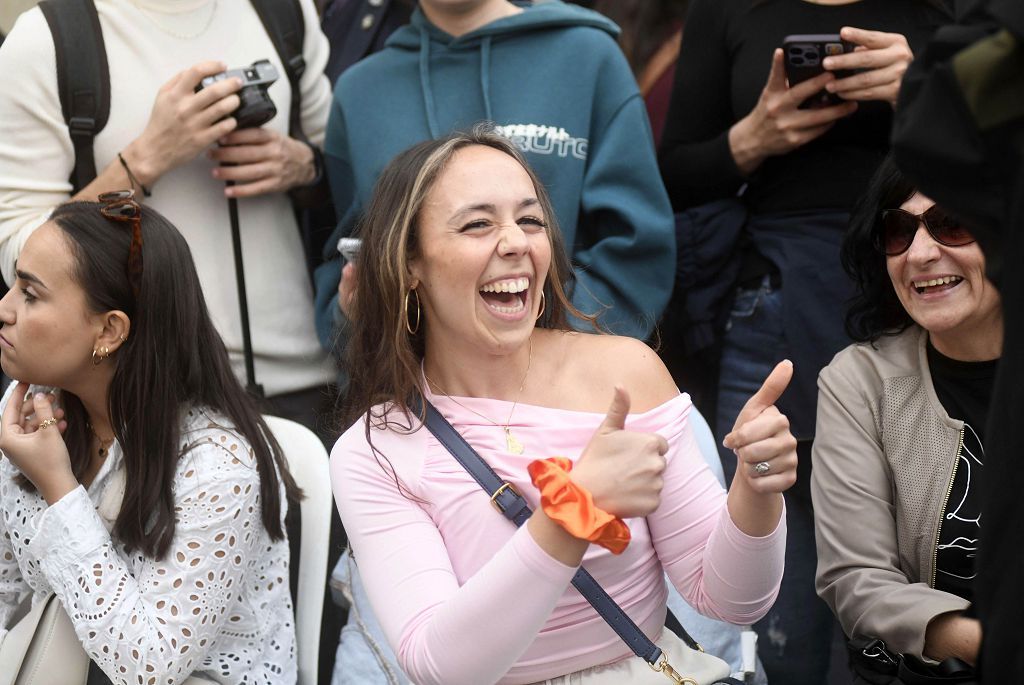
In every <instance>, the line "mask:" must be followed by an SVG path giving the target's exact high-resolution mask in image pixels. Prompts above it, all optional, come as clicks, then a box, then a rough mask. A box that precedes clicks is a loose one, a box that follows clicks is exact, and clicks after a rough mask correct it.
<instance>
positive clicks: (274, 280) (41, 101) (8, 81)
mask: <svg viewBox="0 0 1024 685" xmlns="http://www.w3.org/2000/svg"><path fill="white" fill-rule="evenodd" d="M95 2H96V8H97V10H98V13H99V16H100V24H101V26H102V29H103V38H104V42H105V44H106V50H107V60H108V63H109V66H110V80H111V103H110V119H109V121H108V123H107V125H106V127H105V128H104V129H103V131H102V132H101V133H100V134H99V135H98V136H97V137H96V141H95V145H94V149H95V155H96V166H97V169H98V170H102V169H103V168H104V167H105V166H106V165H107V164H109V163H110V162H111V160H113V159H115V158H116V156H117V153H118V152H119V151H120V150H122V149H124V147H125V146H127V145H128V143H130V142H131V141H132V140H134V139H135V138H136V137H137V136H138V135H139V134H141V132H142V130H143V129H144V128H145V125H146V122H147V121H148V120H149V114H150V111H151V109H152V107H153V101H154V99H155V97H156V93H157V90H158V89H159V88H160V86H161V85H163V84H164V83H165V82H166V81H167V80H169V79H170V78H171V77H172V76H174V75H175V74H176V73H178V72H179V71H181V70H183V69H185V68H187V67H190V66H192V65H193V64H195V63H197V62H201V61H204V60H222V61H224V62H226V63H227V64H228V65H229V66H231V67H239V66H244V65H248V64H250V63H251V62H253V61H255V60H257V59H269V60H271V61H272V62H273V63H274V64H275V65H276V66H277V68H278V71H279V72H280V74H281V79H280V80H279V81H278V82H277V83H275V84H274V85H273V86H271V88H270V95H271V97H272V98H273V100H274V102H275V104H276V105H277V110H278V115H277V116H276V117H275V118H274V119H273V120H272V121H270V122H269V123H267V124H266V127H269V128H272V129H274V130H276V131H278V132H280V133H282V134H287V132H288V111H289V100H290V95H291V93H290V88H289V84H288V80H287V78H286V77H285V76H284V70H283V68H282V67H281V62H280V59H279V57H278V55H277V52H276V51H275V50H274V46H273V44H272V43H271V42H270V39H269V38H268V37H267V34H266V32H265V30H264V28H263V26H262V24H261V23H260V20H259V18H258V16H257V15H256V13H255V12H254V11H253V9H252V6H251V5H250V3H249V1H248V0H162V2H153V0H150V1H149V2H145V1H144V0H135V2H131V1H130V0H95ZM301 5H302V8H303V12H304V14H305V24H306V41H305V48H304V52H305V59H306V64H307V69H306V72H305V76H304V77H303V79H302V83H301V86H302V126H303V130H304V131H305V132H306V134H307V135H308V136H309V138H310V140H311V141H313V142H314V143H316V144H319V143H320V142H321V141H322V139H323V132H324V127H325V125H326V123H327V114H328V108H329V105H330V96H331V93H330V87H329V84H328V82H327V79H326V78H325V77H324V76H323V68H324V65H325V64H326V62H327V56H328V44H327V39H326V38H325V37H324V35H323V33H322V32H321V31H320V28H319V25H318V23H317V21H318V20H317V16H316V11H315V9H314V8H313V4H312V2H311V1H310V0H301ZM211 11H212V13H213V14H212V17H211ZM167 12H173V14H168V13H167ZM207 25H208V27H207ZM204 27H207V28H206V29H205V30H203V28H204ZM200 32H201V34H200V35H196V36H195V37H193V38H182V37H181V36H190V35H195V34H197V33H200ZM73 159H74V154H73V149H72V146H71V138H70V136H69V135H68V130H67V127H66V126H65V124H64V120H63V117H62V115H61V109H60V100H59V96H58V92H57V76H56V58H55V53H54V47H53V40H52V37H51V35H50V31H49V28H48V26H47V24H46V21H45V19H44V18H43V16H42V13H41V12H40V11H39V9H38V8H35V9H32V10H29V11H28V12H26V13H25V14H23V15H22V16H21V17H20V18H19V19H18V22H17V24H15V27H14V29H13V30H12V31H11V34H10V36H9V37H8V38H7V40H6V42H5V43H4V44H3V47H2V48H0V271H2V273H3V277H4V280H5V281H6V282H7V283H11V282H12V280H13V271H14V263H15V260H16V259H17V256H18V253H19V252H20V250H21V247H22V245H24V243H25V240H26V239H27V238H28V236H29V235H30V234H31V232H32V231H33V230H34V229H35V228H36V227H38V226H39V225H40V224H42V223H43V222H44V221H45V220H46V217H47V216H48V214H49V213H50V211H51V210H52V209H53V207H54V206H55V205H57V204H58V203H60V202H63V201H65V200H67V199H68V197H69V196H70V191H71V185H70V183H69V182H68V177H69V176H70V174H71V168H72V164H73ZM212 168H213V162H212V161H210V160H209V159H207V158H206V156H205V155H200V156H199V157H198V158H196V159H194V160H192V161H190V162H188V163H186V164H184V165H182V166H180V167H178V168H176V169H174V170H172V171H170V172H168V173H167V174H165V175H164V176H163V177H161V178H160V179H159V181H157V182H156V183H155V184H154V187H153V189H152V190H153V196H152V197H150V198H148V199H147V203H148V204H150V205H151V206H153V207H154V208H156V209H157V210H159V211H160V212H161V213H162V214H164V215H165V216H166V217H167V218H168V219H170V220H171V222H172V223H174V225H175V226H177V227H178V229H179V230H180V231H181V232H182V234H183V235H184V236H185V238H186V240H187V241H188V243H189V246H190V247H191V249H192V256H193V258H194V259H195V262H196V268H197V269H198V271H199V278H200V280H201V282H202V284H203V290H204V293H205V295H206V303H207V306H208V307H209V309H210V314H211V316H212V317H213V321H214V323H215V324H216V326H217V330H218V331H220V334H221V336H222V337H223V338H224V342H225V344H226V345H227V347H228V350H229V351H230V353H231V358H232V363H233V364H234V365H235V370H236V372H237V373H238V374H239V376H240V377H241V376H243V375H244V372H243V367H242V363H243V362H242V353H241V350H242V342H241V337H242V336H241V325H240V323H239V321H240V319H239V313H238V296H237V290H236V287H235V273H234V263H233V261H232V251H231V234H230V224H229V220H228V208H227V201H226V200H225V199H224V196H223V184H222V183H221V182H219V181H216V180H215V179H213V178H212V176H211V173H210V172H211V169H212ZM239 215H240V221H241V232H242V244H243V256H244V263H245V273H246V278H247V290H248V294H249V312H250V320H251V322H252V340H253V348H254V350H255V352H256V378H257V381H258V382H260V383H262V384H263V386H264V389H265V390H266V392H267V394H268V395H276V394H280V393H284V392H290V391H294V390H300V389H303V388H310V387H313V386H316V385H320V384H322V383H325V382H327V381H328V380H330V378H331V377H332V374H331V371H330V369H329V366H328V365H327V363H326V359H325V355H324V354H323V352H322V350H321V348H320V345H319V343H318V341H317V337H316V333H315V331H314V327H313V304H312V290H311V286H310V282H309V277H308V275H307V272H306V267H305V261H304V256H303V251H302V244H301V239H300V236H299V233H298V229H297V227H296V222H295V218H294V215H293V213H292V206H291V203H290V201H289V199H288V197H287V196H286V195H285V194H283V193H278V194H275V195H269V196H262V197H258V198H250V199H243V200H240V201H239Z"/></svg>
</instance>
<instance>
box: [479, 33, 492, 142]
mask: <svg viewBox="0 0 1024 685" xmlns="http://www.w3.org/2000/svg"><path fill="white" fill-rule="evenodd" d="M480 90H481V91H482V92H483V94H484V118H485V119H486V120H487V121H491V122H493V121H494V116H492V114H491V37H490V36H486V37H485V38H484V40H483V43H482V44H481V46H480Z"/></svg>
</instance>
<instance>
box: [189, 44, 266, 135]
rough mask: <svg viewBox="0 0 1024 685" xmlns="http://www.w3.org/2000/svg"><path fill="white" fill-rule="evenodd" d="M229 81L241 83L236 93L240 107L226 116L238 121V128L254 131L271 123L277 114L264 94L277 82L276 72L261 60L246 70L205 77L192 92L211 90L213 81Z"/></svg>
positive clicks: (232, 70) (235, 70)
mask: <svg viewBox="0 0 1024 685" xmlns="http://www.w3.org/2000/svg"><path fill="white" fill-rule="evenodd" d="M233 77H234V78H239V79H241V81H242V88H241V90H239V91H238V97H239V99H241V101H242V104H240V105H239V106H238V109H236V110H235V111H234V112H232V113H231V114H230V115H229V116H233V117H234V118H235V119H236V120H237V121H238V128H255V127H257V126H262V125H263V124H265V123H267V122H268V121H270V120H271V119H273V118H274V115H276V114H277V107H274V101H273V100H271V99H270V95H268V94H267V89H268V88H269V87H270V85H271V84H272V83H274V81H276V80H277V79H278V73H277V68H276V67H275V66H274V65H273V64H271V63H270V62H269V61H267V60H265V59H261V60H257V61H256V62H253V63H252V64H251V65H250V66H247V67H241V68H240V69H228V70H227V71H225V72H222V73H220V74H215V75H213V76H207V77H206V78H204V79H203V80H202V81H200V82H199V85H198V86H196V92H197V93H198V92H199V91H201V90H202V89H203V88H206V87H207V86H212V85H213V84H214V83H216V82H217V81H223V80H224V79H226V78H233Z"/></svg>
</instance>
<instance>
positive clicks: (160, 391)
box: [50, 202, 301, 559]
mask: <svg viewBox="0 0 1024 685" xmlns="http://www.w3.org/2000/svg"><path fill="white" fill-rule="evenodd" d="M101 206H102V205H100V204H98V203H95V202H71V203H67V204H64V205H61V206H59V207H57V209H55V210H54V212H53V214H52V216H51V217H50V218H51V220H52V221H53V222H54V223H55V224H56V225H57V226H58V227H59V228H60V229H61V230H62V231H63V234H64V236H65V238H66V239H67V241H68V244H69V245H70V247H71V252H72V254H73V256H74V259H75V265H74V272H73V274H72V275H73V277H74V278H75V280H76V281H77V283H78V285H79V286H81V288H82V289H83V290H84V291H85V295H86V302H87V304H88V306H89V308H90V309H92V310H93V311H95V312H106V311H112V310H120V311H123V312H124V313H125V314H126V315H127V316H128V318H129V319H130V320H131V332H130V334H129V335H128V338H127V340H126V342H125V343H124V344H123V345H122V346H121V347H120V348H119V349H118V350H117V352H116V354H114V355H112V356H111V357H110V360H111V361H112V363H114V364H116V369H115V371H114V376H113V380H112V381H111V384H110V392H109V407H108V410H109V412H110V421H111V426H112V428H113V430H114V436H115V437H116V438H117V441H118V443H119V444H120V445H121V448H122V451H123V453H124V468H125V493H124V500H123V502H122V505H121V510H120V512H119V513H118V516H117V520H116V521H115V523H114V528H113V531H112V532H113V535H114V537H116V538H117V539H118V540H119V541H120V542H121V543H122V544H123V545H124V546H125V547H126V548H127V549H128V550H134V549H138V550H140V551H141V552H142V553H143V554H145V555H146V556H149V557H152V558H156V559H159V558H162V557H163V556H164V555H165V554H166V553H167V551H168V549H169V547H170V545H171V542H172V540H173V538H174V530H175V523H176V521H175V513H174V489H173V486H174V475H175V470H176V468H177V465H178V461H179V459H180V458H181V456H182V454H183V453H184V451H186V450H184V449H183V448H182V447H181V439H182V435H181V423H182V419H183V413H184V412H186V411H189V410H190V409H192V408H209V409H211V410H214V411H217V412H220V413H221V414H223V415H224V416H225V417H226V418H227V419H228V421H229V422H230V424H231V426H230V428H231V429H232V430H233V431H234V432H235V433H237V434H238V435H239V436H241V437H242V438H244V439H245V440H246V441H248V443H249V446H250V447H251V449H252V453H253V457H254V459H255V462H256V469H257V472H258V473H259V476H260V505H261V507H262V512H261V514H262V521H263V526H264V527H265V528H266V530H267V532H268V533H269V534H270V537H271V539H273V540H280V539H282V538H283V537H284V529H283V527H282V524H281V511H282V507H281V497H280V493H279V488H280V484H281V482H282V481H283V482H284V484H285V488H286V492H287V493H288V495H289V496H291V497H292V498H300V497H301V492H300V491H299V490H298V488H297V487H296V485H295V482H294V481H293V480H292V477H291V474H290V473H289V472H288V468H287V465H286V464H285V462H284V459H283V457H282V455H281V448H280V446H279V445H278V444H277V441H276V440H275V439H274V436H273V435H272V434H271V432H270V429H269V428H268V427H267V425H266V423H265V422H264V421H263V418H262V417H261V416H260V414H259V411H258V409H257V407H256V404H255V401H254V400H253V398H251V397H250V396H249V395H248V394H247V393H246V392H245V391H244V390H243V389H242V386H241V384H240V383H239V382H238V380H237V379H236V378H235V375H234V373H232V370H231V364H230V361H229V359H228V354H227V350H226V349H225V347H224V343H223V341H222V340H221V338H220V335H218V333H217V331H216V330H215V329H214V326H213V322H212V321H211V320H210V315H209V313H208V312H207V309H206V301H205V300H204V298H203V291H202V288H201V286H200V284H199V277H198V275H197V274H196V269H195V265H194V264H193V262H192V253H191V251H190V250H189V247H188V244H187V243H186V242H185V239H184V238H183V237H182V235H181V234H180V233H179V232H178V230H177V229H176V228H175V227H174V226H173V225H172V224H171V223H170V222H169V221H168V220H167V219H165V218H164V217H163V216H161V215H160V214H159V213H158V212H157V211H155V210H154V209H152V208H149V207H143V209H142V213H141V226H142V258H143V259H142V262H143V268H142V277H141V282H140V284H139V293H138V297H136V296H135V294H134V293H133V291H132V287H131V284H130V283H129V278H128V274H127V270H126V265H127V263H128V252H129V247H130V242H131V231H130V230H129V229H128V224H127V223H121V222H116V221H112V220H110V219H107V218H106V217H104V216H103V215H102V214H101V213H100V207H101ZM62 400H63V404H64V411H65V415H66V417H67V423H68V428H67V431H66V432H65V434H64V440H65V442H66V443H67V446H68V452H69V453H70V456H71V465H72V468H73V470H74V472H75V475H76V476H77V477H79V478H80V477H81V476H82V474H83V472H84V471H85V470H86V468H87V467H88V465H89V460H90V455H89V444H90V432H89V428H88V426H87V424H86V420H87V417H86V413H85V408H84V407H83V406H82V403H81V401H80V400H79V399H78V398H77V397H76V396H74V395H73V394H71V393H68V392H63V393H62ZM279 479H280V480H279Z"/></svg>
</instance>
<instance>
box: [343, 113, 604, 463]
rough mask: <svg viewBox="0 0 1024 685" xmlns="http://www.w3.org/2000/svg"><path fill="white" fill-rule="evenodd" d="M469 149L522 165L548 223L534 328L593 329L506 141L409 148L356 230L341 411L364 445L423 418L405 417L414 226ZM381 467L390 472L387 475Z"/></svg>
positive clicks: (410, 379)
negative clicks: (547, 258) (362, 433)
mask: <svg viewBox="0 0 1024 685" xmlns="http://www.w3.org/2000/svg"><path fill="white" fill-rule="evenodd" d="M472 145H483V146H486V147H490V148H493V149H495V150H498V151H500V152H503V153H505V154H507V155H508V156H509V157H512V158H513V159H515V160H516V161H517V162H519V164H520V165H522V167H523V169H525V170H526V173H527V174H529V176H530V180H531V181H532V182H533V187H534V189H535V190H536V193H537V199H538V201H539V202H540V206H541V209H542V210H543V213H544V218H545V220H546V221H547V223H548V229H547V236H548V240H549V241H550V244H551V266H550V267H549V269H548V273H547V278H546V280H545V285H544V299H545V303H546V304H545V308H544V312H543V315H542V316H541V317H540V318H539V319H538V321H537V324H536V325H537V326H538V327H541V328H553V329H558V330H565V331H568V330H573V328H572V326H571V324H570V322H569V321H570V319H569V317H570V316H574V317H577V318H579V319H581V320H583V321H586V322H588V323H590V324H592V325H593V324H594V317H593V316H590V315H587V314H584V313H582V312H580V311H579V310H577V309H576V308H575V307H573V305H572V304H571V303H570V302H569V299H568V297H567V296H566V291H567V289H568V288H569V287H570V285H571V282H572V280H573V271H572V265H571V263H570V261H569V257H568V256H567V254H566V252H565V247H564V245H563V243H562V237H561V232H560V231H559V229H558V224H557V222H556V218H555V212H554V209H553V208H552V206H551V200H550V198H549V197H548V194H547V192H546V191H545V190H544V186H543V184H541V182H540V180H539V179H538V178H537V175H536V174H535V173H534V172H533V170H532V169H531V168H530V166H529V164H527V162H526V159H524V158H523V155H522V154H521V153H520V152H519V150H518V149H517V148H516V147H515V145H513V144H512V142H511V141H509V140H508V139H507V138H504V137H502V136H500V135H498V134H496V133H494V131H493V127H491V126H489V125H478V126H476V127H474V128H473V129H472V130H471V131H467V132H456V133H452V134H450V135H448V136H447V137H445V138H441V139H439V140H430V141H426V142H423V143H419V144H418V145H415V146H413V147H411V148H409V149H408V150H406V151H405V152H403V153H401V154H400V155H398V156H397V157H395V159H394V160H392V161H391V163H390V164H388V166H387V168H385V169H384V171H383V172H382V173H381V176H380V178H379V179H378V181H377V185H376V187H375V188H374V192H373V198H372V199H371V201H370V205H369V207H368V208H367V211H366V214H365V215H364V217H363V220H362V222H361V223H360V225H359V227H358V229H357V235H358V236H359V237H360V238H362V241H363V244H362V247H361V248H360V254H359V268H358V269H357V270H356V273H357V276H356V288H357V292H358V296H357V297H356V298H355V300H354V302H353V311H352V317H351V320H352V322H353V324H352V325H353V330H352V333H351V336H350V338H349V343H348V346H347V349H346V353H345V363H346V366H347V370H348V373H349V386H348V393H347V397H346V399H345V402H344V408H343V414H344V420H345V423H346V425H349V424H351V423H353V422H355V421H356V420H358V419H359V418H360V417H362V416H363V415H366V417H367V420H366V422H365V428H366V437H367V441H368V442H370V444H371V447H372V442H371V441H370V429H371V427H377V428H393V429H397V430H401V431H411V430H413V429H414V427H418V425H419V423H420V422H421V421H422V415H420V416H419V417H418V418H419V419H420V421H413V420H412V418H413V414H414V413H415V412H413V411H412V410H411V406H410V402H411V400H412V399H413V398H415V397H417V396H420V395H422V394H423V386H422V376H421V373H420V363H421V361H422V359H423V355H424V344H425V343H424V337H425V336H424V330H425V327H426V326H429V322H426V321H424V322H423V324H424V325H420V326H418V328H417V324H416V316H417V314H416V311H415V310H416V307H415V299H414V298H415V295H414V296H413V297H409V298H407V295H408V293H409V289H410V287H411V283H412V275H411V273H410V271H409V262H410V260H411V259H413V258H415V256H416V255H417V254H418V249H419V247H418V235H419V232H418V225H417V224H418V220H419V214H420V209H421V207H422V206H423V202H424V200H425V199H426V197H427V196H428V195H429V193H430V191H431V189H432V188H433V187H434V184H435V183H436V182H437V179H438V178H439V177H440V176H441V174H442V173H443V172H444V170H445V168H446V166H447V165H448V163H449V162H450V161H451V160H452V158H453V157H454V156H455V154H456V153H457V152H458V151H459V150H461V149H462V148H465V147H469V146H472ZM410 317H411V318H410ZM407 323H410V324H411V327H412V328H413V329H415V330H417V333H416V334H410V333H409V329H408V328H407V326H406V324H407ZM374 452H375V454H376V455H377V458H378V462H380V461H381V459H382V458H383V455H381V454H380V453H378V452H377V451H376V449H374ZM384 460H385V461H386V458H385V459H384ZM382 467H383V464H382ZM383 468H385V470H387V471H389V472H390V473H391V474H392V475H393V473H394V472H393V470H391V469H389V468H387V467H383Z"/></svg>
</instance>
